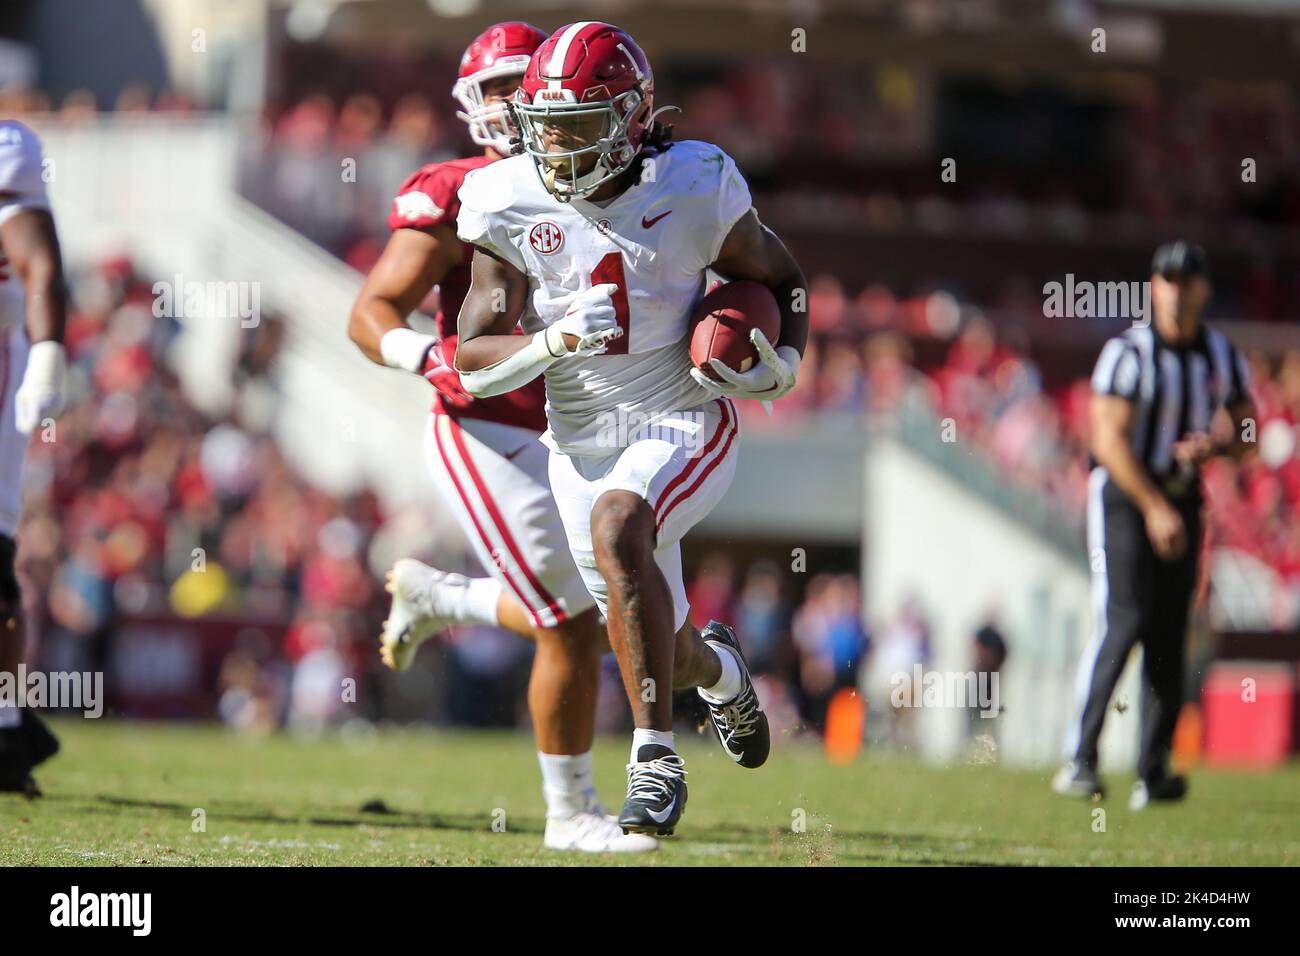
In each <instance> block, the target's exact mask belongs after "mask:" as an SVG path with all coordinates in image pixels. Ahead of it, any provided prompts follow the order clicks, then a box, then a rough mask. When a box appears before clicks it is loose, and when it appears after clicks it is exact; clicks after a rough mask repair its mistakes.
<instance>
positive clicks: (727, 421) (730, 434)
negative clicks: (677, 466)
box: [654, 408, 736, 533]
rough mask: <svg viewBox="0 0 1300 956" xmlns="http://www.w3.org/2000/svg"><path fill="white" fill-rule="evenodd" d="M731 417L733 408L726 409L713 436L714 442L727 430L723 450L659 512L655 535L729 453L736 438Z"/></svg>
mask: <svg viewBox="0 0 1300 956" xmlns="http://www.w3.org/2000/svg"><path fill="white" fill-rule="evenodd" d="M731 415H735V408H728V410H727V412H725V414H724V420H723V423H722V424H720V425H719V432H718V434H715V436H714V438H715V440H716V438H718V437H719V436H720V434H722V429H723V428H725V429H727V441H725V442H724V444H723V450H722V451H719V453H718V454H716V455H715V457H714V460H711V462H710V463H708V464H706V466H705V467H703V470H701V472H699V475H698V476H697V477H695V480H694V481H692V483H690V486H689V488H686V490H684V492H682V493H681V494H679V496H677V497H676V499H673V501H672V503H669V505H668V507H666V509H664V510H663V511H662V512H660V514H659V519H658V520H656V522H655V525H654V529H655V533H659V532H660V531H663V524H664V522H667V520H668V515H671V514H672V510H673V509H675V507H677V505H680V503H681V502H684V501H685V499H686V498H689V497H690V496H692V494H694V493H695V489H697V488H699V485H702V484H703V483H705V480H706V479H707V477H708V476H710V475H711V473H712V472H714V468H716V467H718V464H719V462H722V460H723V459H724V458H727V453H728V451H731V444H732V441H733V440H735V438H736V424H735V421H733V420H732V419H731ZM711 444H712V441H710V445H711ZM707 454H708V451H707V449H706V451H705V454H702V455H699V458H698V459H695V460H703V459H705V455H707ZM685 473H686V472H685V471H682V475H685ZM660 501H663V498H660Z"/></svg>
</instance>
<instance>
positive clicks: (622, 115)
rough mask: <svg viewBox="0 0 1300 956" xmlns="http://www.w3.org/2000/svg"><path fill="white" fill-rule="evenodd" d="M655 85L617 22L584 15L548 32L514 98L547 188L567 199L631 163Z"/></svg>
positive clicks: (526, 145)
mask: <svg viewBox="0 0 1300 956" xmlns="http://www.w3.org/2000/svg"><path fill="white" fill-rule="evenodd" d="M654 89H655V80H654V74H653V73H651V71H650V61H649V60H647V59H646V55H645V54H644V53H643V52H642V51H641V48H640V47H639V46H637V45H636V43H635V42H634V41H633V40H632V38H631V37H630V36H628V35H627V34H626V33H624V32H623V31H622V30H620V29H619V28H618V27H616V26H611V25H610V24H608V23H599V22H596V21H591V20H584V21H582V22H580V23H570V24H569V25H568V26H564V27H560V29H558V30H556V31H555V32H554V33H553V34H551V36H550V37H549V38H548V39H547V40H546V42H545V43H543V44H542V45H541V46H540V47H538V49H537V52H536V53H534V54H533V58H532V60H531V61H529V63H528V71H527V72H526V73H525V74H524V81H523V83H522V84H521V85H520V87H519V92H518V93H516V94H515V102H514V110H515V113H516V115H517V116H518V118H519V129H520V132H521V134H522V136H523V142H524V149H525V150H526V151H527V153H528V155H530V156H531V157H532V158H533V162H534V164H535V165H536V167H537V174H538V176H540V177H541V180H542V185H543V186H545V187H546V189H547V191H548V192H550V193H551V194H552V195H554V196H555V198H556V199H559V200H561V201H562V202H568V201H569V200H570V199H572V198H573V197H574V196H587V195H590V194H591V192H592V191H593V190H595V189H597V188H598V187H599V186H600V185H601V184H603V183H606V182H608V181H609V180H611V179H613V178H614V177H615V176H617V175H619V174H620V173H622V172H623V171H625V170H626V169H627V168H628V167H629V166H631V165H632V161H633V160H634V159H636V156H637V153H639V152H640V151H641V144H642V141H643V140H644V139H645V134H646V131H647V130H649V129H650V126H651V123H652V122H653V120H654V115H655V114H654ZM548 142H549V144H550V146H551V147H553V148H548ZM593 155H594V157H595V159H594V162H592V163H591V165H590V166H589V167H588V168H586V169H585V170H583V169H581V167H582V166H584V165H586V158H587V157H590V156H593Z"/></svg>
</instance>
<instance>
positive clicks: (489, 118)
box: [451, 56, 528, 156]
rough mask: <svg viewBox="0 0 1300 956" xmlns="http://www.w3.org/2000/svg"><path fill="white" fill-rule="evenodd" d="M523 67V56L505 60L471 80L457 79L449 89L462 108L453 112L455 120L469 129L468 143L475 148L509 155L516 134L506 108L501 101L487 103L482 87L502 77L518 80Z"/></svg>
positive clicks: (508, 110) (475, 75) (526, 58)
mask: <svg viewBox="0 0 1300 956" xmlns="http://www.w3.org/2000/svg"><path fill="white" fill-rule="evenodd" d="M516 61H518V62H516ZM527 66H528V57H526V56H525V57H508V58H505V59H502V60H501V61H499V62H497V63H495V64H493V65H492V66H491V67H489V68H488V69H486V70H480V71H479V72H478V73H475V74H474V75H473V76H464V77H461V78H460V79H459V80H457V81H456V85H455V86H453V87H452V88H451V95H452V96H453V97H455V98H456V102H458V103H460V105H461V107H462V108H461V109H460V110H457V111H456V118H457V119H459V120H461V121H463V122H464V123H465V124H466V125H468V126H469V137H470V139H472V140H473V141H474V142H475V143H477V144H478V145H479V146H488V147H491V148H492V149H495V150H496V151H497V152H498V153H500V154H501V155H502V156H509V155H510V151H511V149H512V143H511V140H512V139H514V138H515V137H516V136H517V135H518V133H517V131H516V130H515V128H514V119H513V117H512V116H511V114H510V109H509V104H508V103H507V102H506V101H505V100H503V99H497V100H495V101H494V102H491V103H489V102H487V97H486V96H484V94H483V84H484V83H488V82H490V81H492V80H495V79H499V78H502V77H510V76H517V77H519V78H521V79H522V78H523V73H524V69H525V68H526V67H527Z"/></svg>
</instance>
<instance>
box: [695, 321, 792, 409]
mask: <svg viewBox="0 0 1300 956" xmlns="http://www.w3.org/2000/svg"><path fill="white" fill-rule="evenodd" d="M749 341H750V342H752V343H753V345H754V351H756V352H758V363H757V364H755V365H754V367H753V368H751V369H750V370H749V371H747V372H737V371H735V370H734V369H731V368H728V367H727V366H726V365H724V364H723V363H722V362H721V361H720V360H718V359H713V360H711V361H710V362H709V364H710V366H712V368H713V371H714V372H715V373H716V374H717V376H718V378H720V379H722V381H717V380H715V379H711V378H709V377H708V376H707V375H705V374H704V373H703V372H702V371H700V370H699V369H698V368H693V369H691V378H693V379H695V381H697V382H698V383H699V384H700V385H703V386H704V387H705V388H707V389H708V390H709V391H711V392H713V393H714V394H715V395H726V396H727V397H728V398H754V399H758V400H759V401H764V402H771V401H775V400H776V399H778V398H780V397H781V396H782V395H785V394H786V393H787V392H789V391H790V389H792V388H794V383H795V378H796V377H797V376H798V374H799V363H800V362H801V361H802V356H800V355H799V350H798V349H796V348H794V347H793V346H790V345H782V346H781V347H780V348H775V349H774V348H772V343H771V342H769V341H768V340H767V336H766V335H764V334H763V333H762V331H760V330H759V329H753V330H751V331H750V333H749Z"/></svg>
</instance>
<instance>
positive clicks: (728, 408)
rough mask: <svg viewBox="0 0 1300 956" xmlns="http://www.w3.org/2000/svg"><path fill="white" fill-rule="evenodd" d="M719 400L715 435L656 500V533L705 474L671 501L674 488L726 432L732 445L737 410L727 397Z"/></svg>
mask: <svg viewBox="0 0 1300 956" xmlns="http://www.w3.org/2000/svg"><path fill="white" fill-rule="evenodd" d="M717 402H718V407H719V408H720V409H721V410H722V418H721V419H720V420H719V421H718V427H717V429H716V430H715V431H714V432H713V437H711V438H710V439H709V443H708V444H707V445H705V446H704V450H703V451H701V452H700V453H699V454H698V455H695V456H693V457H692V458H691V460H690V462H689V463H687V465H686V467H685V468H683V469H682V470H681V471H680V472H679V473H678V474H677V476H676V477H675V478H673V480H672V481H670V482H668V486H667V487H666V488H664V490H663V494H661V495H660V496H659V499H658V501H656V502H655V507H654V512H655V533H656V534H657V533H658V532H659V531H661V530H663V526H664V521H665V520H667V518H668V512H670V511H672V510H673V509H674V508H676V507H677V505H678V504H680V503H681V501H682V498H685V497H688V496H689V495H690V493H691V492H692V491H694V490H695V489H696V488H698V487H699V484H700V481H702V480H703V478H704V476H701V477H700V478H699V479H697V480H696V481H695V483H694V484H692V485H691V486H690V487H689V488H688V489H686V491H685V492H684V493H683V494H682V495H681V496H680V497H678V498H676V499H675V500H673V501H671V502H670V501H669V500H668V499H669V497H670V496H671V495H672V493H673V491H674V489H676V488H677V486H678V485H680V484H682V483H683V482H684V481H686V480H687V479H688V478H690V476H691V474H692V473H693V472H694V471H695V469H696V468H697V467H699V465H700V463H701V462H703V461H704V459H705V458H707V457H708V456H709V452H711V451H713V449H714V448H715V447H716V446H717V444H718V442H719V441H721V440H722V436H723V435H724V434H727V435H728V437H727V447H730V446H731V439H732V438H734V437H735V434H736V428H735V420H734V416H735V414H736V410H735V408H734V407H733V406H732V404H731V402H729V401H727V400H726V399H722V398H720V399H718V400H717ZM726 453H727V449H726V448H723V450H722V455H720V456H719V457H718V458H715V459H714V460H713V462H712V463H711V464H710V465H709V466H708V467H707V468H706V469H705V471H704V475H705V476H706V475H708V473H709V472H711V471H712V470H713V468H714V466H716V465H717V463H718V461H719V460H721V458H722V457H723V456H725V455H726ZM665 506H666V507H665Z"/></svg>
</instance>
